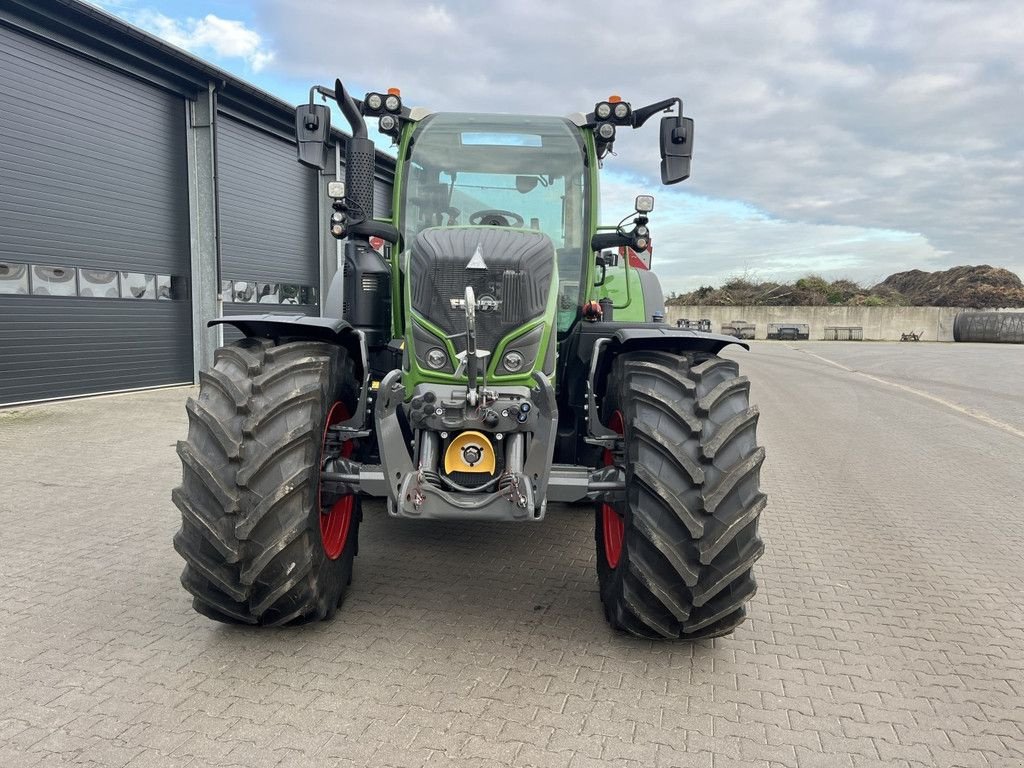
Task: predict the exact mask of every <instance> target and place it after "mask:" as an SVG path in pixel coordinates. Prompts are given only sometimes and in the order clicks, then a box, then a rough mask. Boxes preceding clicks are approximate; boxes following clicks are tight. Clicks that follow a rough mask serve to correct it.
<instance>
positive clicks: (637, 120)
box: [633, 96, 683, 128]
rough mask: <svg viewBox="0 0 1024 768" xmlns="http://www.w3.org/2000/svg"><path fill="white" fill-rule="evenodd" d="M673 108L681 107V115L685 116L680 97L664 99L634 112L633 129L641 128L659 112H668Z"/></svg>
mask: <svg viewBox="0 0 1024 768" xmlns="http://www.w3.org/2000/svg"><path fill="white" fill-rule="evenodd" d="M673 106H678V107H679V115H680V116H682V114H683V100H682V99H680V98H679V97H678V96H673V97H672V98H671V99H664V100H662V101H659V102H656V103H654V104H648V105H647V106H646V107H640V109H636V110H633V127H634V128H639V127H640V126H642V125H643V124H644V123H646V122H647V121H648V120H650V119H651V118H652V117H653V116H654V115H656V114H658V113H659V112H668V111H669V110H670V109H672V107H673Z"/></svg>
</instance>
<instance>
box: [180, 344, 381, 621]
mask: <svg viewBox="0 0 1024 768" xmlns="http://www.w3.org/2000/svg"><path fill="white" fill-rule="evenodd" d="M199 381H200V386H199V397H198V398H197V399H194V400H193V399H189V401H188V403H187V405H186V408H187V411H188V417H189V429H188V439H187V440H184V441H182V442H179V443H178V455H179V456H180V457H181V463H182V482H181V486H180V487H178V488H175V489H174V491H173V493H172V499H173V500H174V503H175V505H176V506H177V507H178V509H179V510H181V518H182V522H181V530H180V531H179V532H178V533H177V534H176V535H175V537H174V548H175V549H176V550H177V551H178V552H179V554H181V556H182V557H183V558H185V570H184V572H183V573H182V575H181V583H182V585H183V586H184V587H185V589H187V590H188V591H189V592H191V593H192V596H193V605H194V607H195V609H196V610H197V611H198V612H199V613H201V614H203V615H205V616H208V617H210V618H211V619H216V620H218V621H224V622H228V623H242V624H257V625H261V626H281V625H285V624H298V623H303V622H307V621H315V620H318V619H326V618H330V617H331V616H332V615H333V614H334V612H335V610H336V609H337V607H338V606H339V605H340V604H341V602H342V600H343V598H344V596H345V591H346V588H347V586H348V585H349V583H350V582H351V580H352V559H353V557H354V555H355V553H356V547H357V535H358V529H359V521H360V517H361V507H360V503H359V499H358V498H357V497H355V496H347V497H344V498H343V499H342V500H341V501H339V502H337V503H336V504H334V505H332V507H331V508H330V509H326V508H324V509H321V505H320V468H321V456H322V453H323V445H324V440H325V436H326V429H327V427H328V426H329V425H331V424H335V423H338V422H340V421H343V420H345V419H346V418H348V415H349V414H350V413H351V412H352V410H353V409H354V408H355V405H356V402H357V399H358V388H357V387H358V385H357V380H356V376H355V371H354V370H353V362H352V360H351V358H350V357H349V355H348V352H347V351H346V350H345V349H343V348H341V347H338V346H334V345H330V344H323V343H318V342H292V343H286V344H280V345H275V344H274V343H273V342H270V341H267V340H261V339H243V340H242V341H238V342H235V343H233V344H229V345H227V346H224V347H222V348H220V349H218V350H217V351H216V353H215V355H214V365H213V368H212V369H211V370H209V371H204V372H202V373H200V375H199ZM347 445H350V444H347Z"/></svg>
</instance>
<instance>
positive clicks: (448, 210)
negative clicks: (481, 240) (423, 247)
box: [396, 113, 591, 331]
mask: <svg viewBox="0 0 1024 768" xmlns="http://www.w3.org/2000/svg"><path fill="white" fill-rule="evenodd" d="M586 158H587V151H586V145H585V144H584V141H583V137H582V136H581V134H580V132H579V130H578V129H577V127H576V126H575V125H573V124H572V122H570V121H569V120H567V119H564V118H557V117H534V116H525V117H524V116H518V115H515V116H513V115H490V114H469V113H440V114H433V115H428V116H427V117H425V118H423V119H422V120H421V121H419V122H418V123H416V124H415V126H414V127H413V128H412V130H411V133H410V136H409V138H408V140H407V141H404V142H403V144H402V151H401V153H400V155H399V159H398V162H399V164H400V166H401V174H400V183H399V184H398V189H397V190H396V197H397V198H398V205H397V207H396V209H397V210H398V211H399V212H400V213H399V219H398V222H397V224H398V231H399V236H400V238H401V243H402V244H403V246H402V247H404V248H407V247H410V246H411V245H412V244H413V243H414V241H415V239H416V236H417V235H419V234H420V233H421V232H422V231H423V230H425V229H429V228H434V227H443V228H453V227H457V228H465V227H502V228H505V229H507V230H509V231H510V235H511V231H522V232H524V233H533V234H534V235H536V234H538V233H539V234H542V235H544V236H545V237H546V238H547V239H548V240H550V242H551V247H552V249H553V250H554V253H555V258H556V262H557V269H556V274H557V278H556V280H557V285H558V296H559V307H563V306H564V307H566V308H569V309H575V307H577V306H579V305H580V298H581V297H580V285H581V283H582V281H583V276H582V270H583V267H584V258H583V257H584V250H585V247H586V232H587V231H588V229H589V220H588V217H589V216H590V215H591V210H590V207H591V206H590V202H589V201H590V200H591V183H590V179H589V176H588V173H587V163H586ZM471 239H472V238H471ZM528 239H529V238H526V239H525V240H524V242H526V241H527V240H528ZM505 240H506V241H508V242H512V243H514V242H516V240H517V238H516V237H515V236H506V237H505ZM482 258H483V259H484V263H486V256H484V255H482ZM462 266H465V265H460V267H462ZM536 266H537V267H538V268H540V269H544V265H540V264H538V265H536ZM574 315H575V313H574V312H570V313H564V314H560V315H559V320H560V322H559V330H561V331H564V330H566V329H567V327H568V325H569V323H571V321H572V319H573V317H574Z"/></svg>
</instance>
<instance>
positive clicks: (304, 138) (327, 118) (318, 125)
mask: <svg viewBox="0 0 1024 768" xmlns="http://www.w3.org/2000/svg"><path fill="white" fill-rule="evenodd" d="M330 136H331V110H330V108H329V107H328V106H327V105H326V104H301V105H299V106H298V107H296V109H295V138H296V139H297V140H298V149H299V162H300V163H302V164H303V165H307V166H309V167H310V168H317V169H319V170H321V171H322V170H324V168H326V167H327V142H328V139H329V138H330Z"/></svg>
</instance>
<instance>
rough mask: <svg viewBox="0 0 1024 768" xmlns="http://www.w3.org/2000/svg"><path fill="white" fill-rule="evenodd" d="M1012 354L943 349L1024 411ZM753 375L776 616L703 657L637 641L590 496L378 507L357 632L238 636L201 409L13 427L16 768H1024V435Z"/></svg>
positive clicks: (14, 422) (4, 435)
mask: <svg viewBox="0 0 1024 768" xmlns="http://www.w3.org/2000/svg"><path fill="white" fill-rule="evenodd" d="M793 346H794V347H798V345H793ZM993 349H1002V350H1003V352H1001V353H996V352H993V353H991V354H993V355H996V354H1001V355H1003V357H1001V358H993V359H997V361H998V364H997V365H995V366H994V370H995V371H996V372H997V374H998V377H1000V378H998V380H992V378H991V377H990V379H989V381H987V382H980V383H979V382H978V381H976V380H974V379H972V378H971V370H972V367H973V366H972V365H967V364H964V359H965V358H964V357H963V355H964V354H965V350H964V348H962V347H959V346H954V345H942V346H939V345H935V346H934V347H933V348H932V349H930V350H928V355H933V354H935V355H941V356H944V357H943V358H942V359H941V360H940V362H941V363H942V369H943V370H944V371H947V374H946V375H947V376H948V377H950V378H949V381H947V383H951V384H952V385H953V387H954V389H955V387H956V386H962V387H964V388H969V389H970V390H971V392H972V394H971V397H972V398H980V400H979V402H978V404H977V407H978V408H981V407H982V406H985V407H988V408H991V409H992V410H993V411H994V412H996V413H999V412H1000V409H1001V406H1000V405H999V395H998V393H997V392H996V390H998V389H999V387H1010V386H1011V385H1014V384H1015V383H1016V382H1020V381H1022V380H1024V365H1022V363H1021V360H1022V358H1024V356H1022V355H1021V354H1019V353H1020V352H1021V351H1024V350H1016V349H1012V350H1008V349H1007V348H993ZM835 350H839V347H830V346H823V345H816V346H815V350H814V351H815V352H816V353H817V354H821V355H825V356H828V355H829V354H830V353H831V351H835ZM842 354H848V352H842V351H836V359H839V358H840V357H841V355H842ZM857 354H858V355H868V357H867V358H863V359H859V360H858V361H857V366H856V367H861V368H863V367H864V366H867V365H870V366H872V369H871V372H872V374H873V375H876V376H883V377H884V376H885V375H886V373H887V372H891V373H892V375H893V376H895V377H902V379H901V380H902V381H903V382H904V383H908V384H909V383H911V382H912V383H913V386H915V387H916V388H921V389H924V388H927V387H928V386H930V384H929V376H928V374H927V366H929V365H932V364H933V363H932V362H928V361H925V362H923V363H921V365H922V366H924V367H923V368H921V369H919V370H917V372H916V373H915V369H914V365H916V364H915V363H912V362H907V361H908V359H909V358H906V357H905V356H903V357H900V356H899V355H900V350H899V349H898V348H894V347H893V346H891V345H866V346H865V347H864V348H862V349H861V350H858V352H857ZM916 354H921V353H920V352H918V353H916ZM985 354H986V355H988V354H990V353H988V352H987V351H986V352H985ZM871 355H874V356H873V357H872V356H871ZM738 356H739V357H740V359H741V360H742V361H743V365H744V369H745V372H747V373H748V374H749V375H750V376H751V377H752V379H753V381H754V397H755V400H756V401H758V402H759V403H760V405H761V408H762V412H763V418H762V438H763V442H764V443H765V444H766V446H767V449H768V451H769V454H768V455H769V459H768V462H767V463H766V464H765V470H764V484H765V486H766V490H767V491H768V492H769V494H770V505H769V508H768V510H767V512H766V513H765V517H764V524H763V531H764V537H765V539H766V542H767V544H768V552H767V554H766V555H765V557H764V558H763V559H762V560H761V562H760V564H759V565H760V569H759V580H760V584H761V589H760V592H759V594H758V595H757V597H756V598H755V599H754V601H753V602H752V604H751V605H752V618H751V619H750V620H749V621H748V622H747V623H746V624H744V625H743V626H742V627H741V628H740V629H739V630H738V631H737V632H736V633H735V635H733V636H732V637H729V638H724V639H718V640H715V641H708V642H702V643H698V644H694V645H685V644H675V645H673V644H661V643H650V642H641V641H636V640H632V639H629V638H627V637H624V636H621V635H618V634H615V633H613V632H612V631H610V630H609V629H607V628H606V626H605V623H604V619H603V617H602V615H601V611H600V607H599V603H598V599H597V592H596V577H595V575H594V552H593V548H594V545H593V527H592V521H591V515H590V512H589V511H588V510H586V509H585V508H581V507H556V508H554V509H553V510H551V512H550V514H549V519H548V520H547V521H545V522H544V523H542V524H538V525H520V526H515V525H462V526H458V525H444V524H423V523H419V524H416V523H406V522H396V521H393V520H388V519H385V518H383V517H382V516H381V515H380V514H379V509H378V513H377V514H372V509H371V510H370V512H371V514H369V516H368V520H367V522H366V523H365V525H364V528H363V531H362V533H363V536H362V540H361V545H362V546H361V554H360V557H359V558H358V560H357V563H356V565H357V577H356V582H355V584H354V589H353V591H352V592H351V594H350V598H349V599H348V601H347V602H346V604H345V606H344V608H343V609H342V611H341V612H340V613H339V615H338V617H337V619H336V620H335V621H334V622H332V623H330V624H323V625H318V626H312V627H305V628H300V629H293V630H280V631H269V632H267V631H264V632H260V631H253V630H246V629H235V628H230V627H224V626H220V625H217V624H214V623H211V622H209V621H207V620H206V619H204V618H202V617H200V616H199V615H197V614H195V613H193V611H192V609H191V606H190V601H189V599H188V596H187V595H186V593H185V592H184V591H183V590H182V589H181V588H180V587H179V586H178V583H177V577H178V573H179V571H180V566H181V563H180V561H179V559H178V557H177V555H176V554H175V553H174V552H173V550H172V549H171V546H170V539H171V536H172V534H173V532H174V531H175V529H176V528H177V513H176V511H175V509H174V508H173V506H172V505H171V503H170V500H169V496H170V489H171V487H172V486H173V485H174V484H175V483H176V480H177V475H178V471H179V470H178V468H177V460H176V458H175V455H174V449H173V444H174V441H175V440H176V439H177V438H179V437H181V436H182V435H183V434H184V430H185V418H184V410H183V407H182V406H183V400H184V398H185V396H186V394H187V392H186V391H185V390H168V391H161V392H151V393H143V394H137V395H130V396H122V397H114V398H102V399H94V400H87V401H79V402H74V403H66V404H59V405H50V406H45V407H37V408H31V409H22V410H19V411H14V412H11V411H7V412H0V586H2V590H0V766H4V767H6V766H12V767H18V768H20V767H21V766H26V767H28V766H36V765H39V766H61V765H71V764H74V765H95V766H125V765H127V766H133V768H142V767H143V766H152V767H153V768H156V767H157V766H193V767H198V766H240V767H241V766H246V767H253V768H257V767H259V766H339V765H340V766H396V767H398V766H412V767H418V766H443V765H482V766H489V765H513V766H569V767H571V768H583V767H584V766H644V767H645V768H646V767H648V766H714V767H715V768H723V767H724V766H819V765H820V766H827V768H842V767H844V766H907V765H915V766H989V765H993V766H1018V765H1024V731H1022V727H1024V726H1022V722H1024V608H1022V606H1021V603H1022V595H1024V558H1022V555H1021V553H1022V551H1024V525H1022V521H1024V473H1022V471H1021V466H1022V465H1024V440H1022V439H1021V438H1020V437H1019V436H1016V435H1014V434H1012V433H1010V432H1007V431H1004V430H1000V429H998V428H997V427H994V426H992V425H991V424H986V423H984V422H981V421H979V420H977V419H976V418H973V417H972V416H971V415H970V414H964V413H961V412H957V411H955V410H953V409H950V408H948V407H945V406H943V405H941V404H939V403H937V402H934V401H931V400H927V399H925V398H922V397H920V396H919V395H915V394H913V393H910V392H905V391H902V390H898V389H894V388H892V387H886V386H884V385H882V384H879V383H877V382H873V381H871V380H868V379H865V378H864V377H861V376H858V375H857V374H855V373H850V372H848V371H845V370H841V369H839V368H836V367H834V366H830V365H828V364H826V363H824V362H822V361H821V360H819V359H817V358H813V357H810V356H809V355H807V354H804V353H802V352H800V351H797V350H794V349H791V348H790V347H788V346H786V345H783V344H761V345H757V346H755V348H754V350H753V351H752V352H750V353H742V354H739V355H738ZM844 362H845V363H846V364H848V365H849V364H850V363H849V361H848V360H844ZM955 371H960V372H961V374H962V378H961V379H956V376H955V373H953V372H955ZM931 378H932V379H934V377H931ZM986 387H988V388H990V389H991V390H992V391H991V392H990V393H989V395H986V394H985V391H986V390H985V388H986ZM954 389H951V390H948V391H945V392H944V393H943V395H942V396H943V397H944V398H945V399H951V398H950V393H955V392H954ZM1018 389H1019V388H1018ZM986 398H987V399H986ZM981 401H984V402H981ZM985 403H988V405H985ZM972 407H975V406H972Z"/></svg>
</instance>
